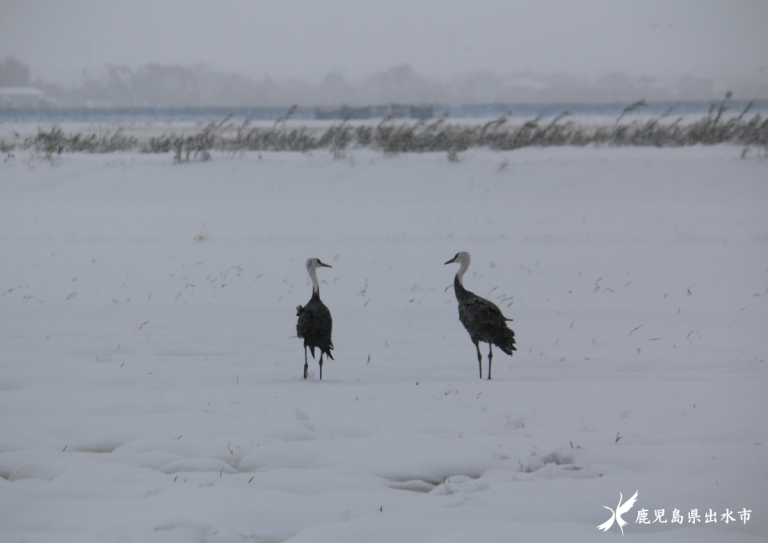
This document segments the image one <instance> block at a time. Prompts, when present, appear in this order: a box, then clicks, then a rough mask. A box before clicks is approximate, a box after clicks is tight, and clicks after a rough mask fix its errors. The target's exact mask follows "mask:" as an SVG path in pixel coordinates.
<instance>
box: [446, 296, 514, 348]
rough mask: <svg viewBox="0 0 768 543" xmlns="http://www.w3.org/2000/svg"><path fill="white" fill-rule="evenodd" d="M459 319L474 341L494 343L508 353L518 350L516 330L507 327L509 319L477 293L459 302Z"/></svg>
mask: <svg viewBox="0 0 768 543" xmlns="http://www.w3.org/2000/svg"><path fill="white" fill-rule="evenodd" d="M470 294H471V293H470ZM459 320H460V321H461V323H462V324H463V325H464V328H466V329H467V332H469V335H470V337H471V338H472V341H473V342H475V343H476V342H478V341H483V342H486V343H493V344H494V345H496V346H497V347H499V348H500V349H501V350H502V351H504V352H505V353H507V354H508V355H511V354H512V351H516V350H517V348H516V347H515V332H514V331H512V330H510V329H509V328H508V327H507V320H508V319H507V318H506V317H504V315H503V314H502V312H501V309H499V308H498V306H496V304H494V303H493V302H490V301H488V300H486V299H485V298H481V297H480V296H477V295H476V294H472V296H468V297H467V298H466V299H465V300H464V301H463V302H462V303H460V304H459Z"/></svg>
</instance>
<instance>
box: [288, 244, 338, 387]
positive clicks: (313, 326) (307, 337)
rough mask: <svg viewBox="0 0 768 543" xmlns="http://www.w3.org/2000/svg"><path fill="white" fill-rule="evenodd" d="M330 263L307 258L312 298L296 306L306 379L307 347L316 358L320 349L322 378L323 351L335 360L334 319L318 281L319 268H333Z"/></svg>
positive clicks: (321, 376)
mask: <svg viewBox="0 0 768 543" xmlns="http://www.w3.org/2000/svg"><path fill="white" fill-rule="evenodd" d="M331 267H332V266H329V265H328V264H323V263H322V262H320V259H319V258H309V259H307V272H309V277H311V278H312V298H311V299H310V300H309V302H307V305H305V306H303V307H302V306H298V307H297V308H296V315H297V316H298V317H299V322H298V323H296V334H297V335H298V336H299V337H300V338H304V379H306V378H307V372H308V371H309V363H308V362H307V347H309V350H310V351H312V359H313V360H314V358H315V347H317V348H318V349H320V380H322V379H323V353H325V354H326V355H327V356H328V358H330V359H331V360H333V356H331V350H332V349H333V342H332V341H331V330H332V328H333V320H332V319H331V312H330V311H328V308H327V307H325V304H324V303H323V302H322V301H320V284H319V283H318V282H317V272H316V271H315V270H317V268H331Z"/></svg>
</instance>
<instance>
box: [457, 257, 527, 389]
mask: <svg viewBox="0 0 768 543" xmlns="http://www.w3.org/2000/svg"><path fill="white" fill-rule="evenodd" d="M471 261H472V259H471V258H470V256H469V253H467V252H466V251H461V252H460V253H456V256H454V257H453V258H452V259H451V260H449V261H448V262H446V264H452V263H454V262H455V263H458V264H461V267H460V268H459V271H458V273H457V274H456V278H455V279H454V280H453V289H454V290H455V291H456V300H458V302H459V320H460V321H461V324H463V325H464V328H466V329H467V332H469V337H470V338H471V339H472V343H474V344H475V348H476V349H477V363H478V365H479V367H480V379H482V378H483V357H482V355H481V354H480V345H478V343H479V342H481V341H484V342H485V343H487V344H488V379H490V378H491V361H492V360H493V346H494V345H496V346H497V347H498V348H499V349H501V350H502V351H504V352H505V353H507V354H508V355H509V356H512V351H516V350H517V348H516V347H515V332H514V331H512V330H510V329H509V328H507V322H506V321H511V320H512V319H508V318H506V317H505V316H504V315H502V313H501V310H500V309H499V308H498V307H497V306H496V304H494V303H493V302H489V301H488V300H486V299H485V298H481V297H480V296H478V295H477V294H475V293H474V292H469V291H468V290H467V289H465V288H464V283H463V282H462V279H463V278H464V274H465V273H466V271H467V269H468V268H469V263H470V262H471Z"/></svg>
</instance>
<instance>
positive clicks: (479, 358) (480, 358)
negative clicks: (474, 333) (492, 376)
mask: <svg viewBox="0 0 768 543" xmlns="http://www.w3.org/2000/svg"><path fill="white" fill-rule="evenodd" d="M475 349H477V366H478V368H480V379H482V378H483V355H481V354H480V344H479V343H478V342H477V341H476V342H475Z"/></svg>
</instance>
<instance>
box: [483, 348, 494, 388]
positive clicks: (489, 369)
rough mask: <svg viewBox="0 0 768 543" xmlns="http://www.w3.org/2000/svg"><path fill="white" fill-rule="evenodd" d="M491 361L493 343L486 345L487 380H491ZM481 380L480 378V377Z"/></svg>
mask: <svg viewBox="0 0 768 543" xmlns="http://www.w3.org/2000/svg"><path fill="white" fill-rule="evenodd" d="M492 360H493V343H489V344H488V380H489V381H490V380H491V361H492ZM481 379H482V377H481Z"/></svg>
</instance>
